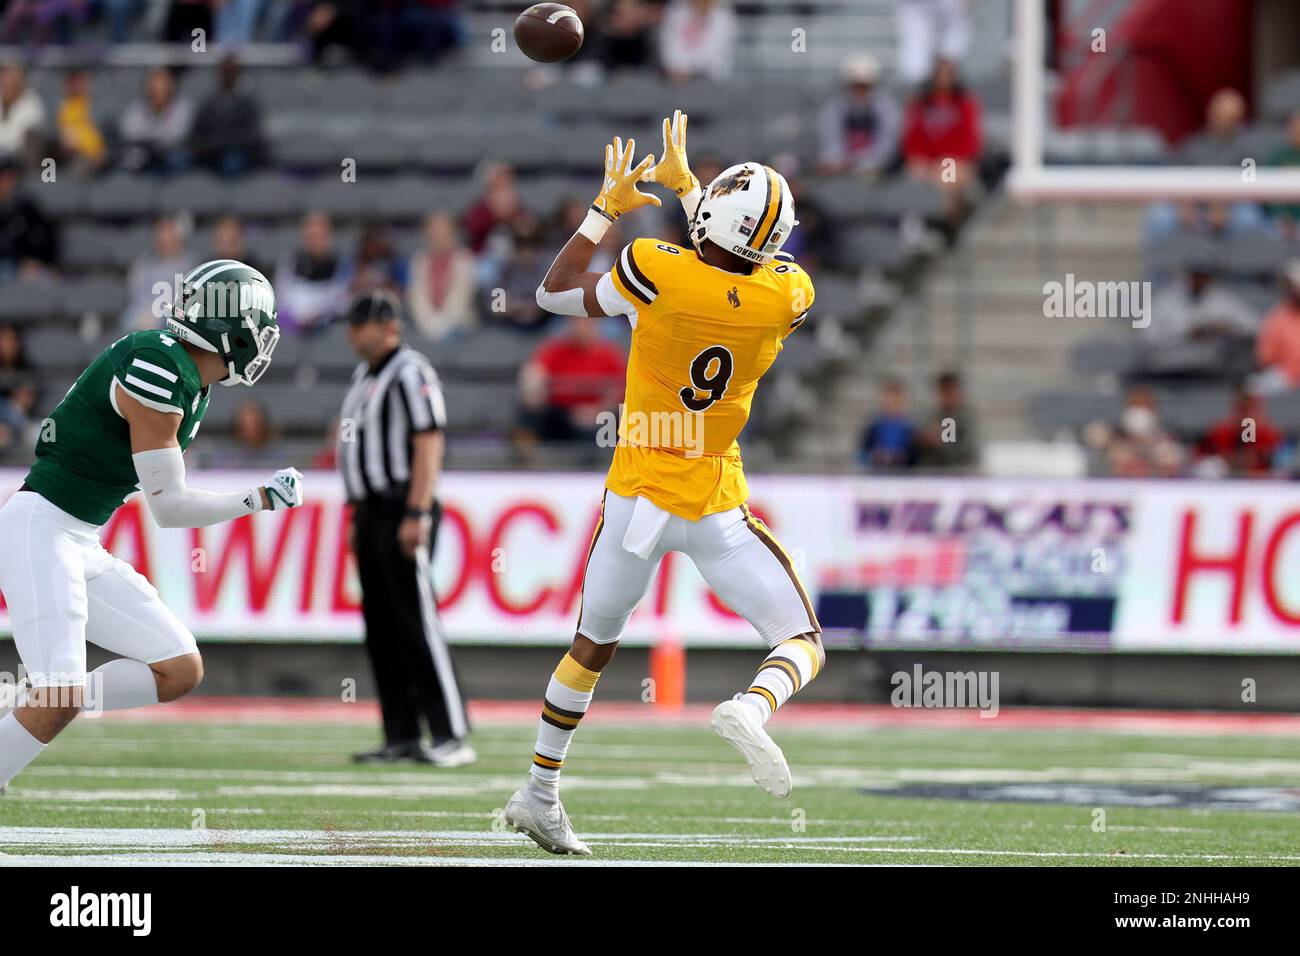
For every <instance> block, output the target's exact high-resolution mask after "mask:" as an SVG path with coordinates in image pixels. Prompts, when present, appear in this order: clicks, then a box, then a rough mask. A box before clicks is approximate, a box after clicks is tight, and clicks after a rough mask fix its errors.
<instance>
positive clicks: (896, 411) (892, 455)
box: [858, 378, 917, 471]
mask: <svg viewBox="0 0 1300 956" xmlns="http://www.w3.org/2000/svg"><path fill="white" fill-rule="evenodd" d="M879 405H880V407H879V409H878V410H877V412H876V414H875V416H874V417H873V418H872V419H871V421H870V422H868V423H867V427H866V429H865V430H864V431H863V433H862V444H861V446H860V447H859V450H858V461H859V462H860V463H861V464H862V465H864V466H865V467H866V468H867V469H869V470H871V471H882V470H890V469H896V468H910V467H911V466H912V465H914V464H916V452H917V434H916V426H915V425H913V424H912V420H911V419H910V418H909V417H908V415H907V392H906V391H905V390H904V388H903V383H902V382H900V381H898V380H897V379H893V378H887V379H885V380H884V381H883V382H882V383H881V386H880V400H879Z"/></svg>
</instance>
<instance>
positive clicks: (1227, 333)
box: [1145, 262, 1259, 348]
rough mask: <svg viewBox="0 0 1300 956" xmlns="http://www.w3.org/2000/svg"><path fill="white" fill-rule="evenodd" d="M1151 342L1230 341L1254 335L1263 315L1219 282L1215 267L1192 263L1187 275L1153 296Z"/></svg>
mask: <svg viewBox="0 0 1300 956" xmlns="http://www.w3.org/2000/svg"><path fill="white" fill-rule="evenodd" d="M1150 308H1151V316H1150V318H1151V324H1150V325H1149V326H1148V327H1147V328H1146V330H1145V331H1146V336H1147V341H1148V343H1149V344H1150V345H1151V346H1152V347H1155V348H1166V347H1169V346H1174V345H1180V344H1184V343H1188V342H1212V341H1213V342H1221V343H1225V344H1230V343H1234V342H1240V341H1241V340H1243V339H1249V338H1252V337H1253V336H1254V335H1255V332H1256V330H1257V327H1258V324H1259V317H1258V316H1257V315H1256V314H1255V310H1254V309H1252V308H1251V307H1250V304H1249V303H1247V302H1246V301H1245V300H1244V299H1242V298H1241V296H1239V295H1237V294H1236V293H1235V292H1232V291H1230V290H1229V289H1227V288H1225V287H1224V286H1223V285H1221V284H1220V283H1219V282H1218V279H1217V277H1216V276H1215V271H1214V266H1213V264H1211V263H1208V262H1195V263H1192V264H1191V266H1190V268H1189V269H1188V270H1187V272H1186V273H1185V274H1184V276H1183V277H1182V278H1181V279H1179V280H1176V281H1174V282H1171V283H1170V284H1169V285H1167V286H1165V287H1164V288H1163V289H1160V290H1159V291H1157V292H1156V294H1155V295H1154V296H1153V297H1152V301H1151V304H1150Z"/></svg>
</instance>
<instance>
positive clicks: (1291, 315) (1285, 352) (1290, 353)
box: [1255, 259, 1300, 390]
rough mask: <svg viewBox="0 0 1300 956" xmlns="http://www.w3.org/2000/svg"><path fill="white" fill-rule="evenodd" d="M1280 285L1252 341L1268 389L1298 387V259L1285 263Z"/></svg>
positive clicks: (1299, 284) (1299, 353) (1299, 320)
mask: <svg viewBox="0 0 1300 956" xmlns="http://www.w3.org/2000/svg"><path fill="white" fill-rule="evenodd" d="M1282 289H1283V295H1282V301H1281V302H1279V303H1278V304H1277V305H1275V306H1273V308H1272V309H1270V310H1269V313H1268V315H1266V316H1265V317H1264V323H1263V325H1261V326H1260V330H1259V338H1258V339H1257V340H1256V342H1255V358H1256V360H1257V361H1258V362H1259V365H1260V368H1261V369H1263V370H1264V375H1265V382H1264V386H1265V387H1266V388H1270V390H1273V389H1277V388H1300V259H1293V260H1291V262H1290V263H1288V265H1287V268H1286V271H1285V272H1284V273H1283V274H1282Z"/></svg>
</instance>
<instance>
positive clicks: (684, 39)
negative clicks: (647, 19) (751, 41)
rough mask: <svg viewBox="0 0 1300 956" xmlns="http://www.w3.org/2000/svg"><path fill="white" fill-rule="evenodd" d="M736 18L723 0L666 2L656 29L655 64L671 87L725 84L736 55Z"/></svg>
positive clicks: (674, 0) (672, 0)
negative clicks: (659, 65)
mask: <svg viewBox="0 0 1300 956" xmlns="http://www.w3.org/2000/svg"><path fill="white" fill-rule="evenodd" d="M735 48H736V14H735V13H734V12H733V11H732V9H731V6H730V4H728V3H726V2H724V0H669V3H668V6H667V7H666V8H665V9H664V14H663V22H662V23H661V24H660V26H659V62H660V63H662V64H663V68H664V72H665V73H667V74H668V78H669V79H670V80H672V81H673V82H674V83H684V82H686V81H687V80H690V79H694V78H695V77H706V78H707V79H710V80H725V79H727V78H728V77H730V76H731V70H732V65H733V61H734V60H735V52H736V49H735Z"/></svg>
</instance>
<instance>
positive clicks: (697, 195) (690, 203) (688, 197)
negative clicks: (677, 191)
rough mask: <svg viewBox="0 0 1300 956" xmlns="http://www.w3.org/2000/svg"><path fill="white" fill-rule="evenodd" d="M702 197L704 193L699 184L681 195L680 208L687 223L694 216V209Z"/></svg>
mask: <svg viewBox="0 0 1300 956" xmlns="http://www.w3.org/2000/svg"><path fill="white" fill-rule="evenodd" d="M703 198H704V193H703V191H702V190H701V189H700V187H699V185H696V187H695V188H694V189H692V190H690V191H689V192H686V193H683V194H682V197H681V201H682V210H683V211H684V212H685V213H686V221H687V223H689V222H690V221H691V220H692V219H694V218H695V210H696V209H698V208H699V207H700V200H701V199H703Z"/></svg>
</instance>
